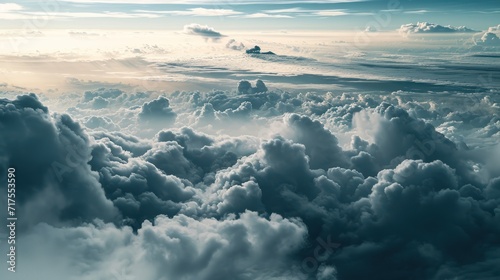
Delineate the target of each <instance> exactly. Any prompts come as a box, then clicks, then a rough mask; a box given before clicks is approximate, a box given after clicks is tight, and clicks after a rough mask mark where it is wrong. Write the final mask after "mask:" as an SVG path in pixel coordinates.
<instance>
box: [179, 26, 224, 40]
mask: <svg viewBox="0 0 500 280" xmlns="http://www.w3.org/2000/svg"><path fill="white" fill-rule="evenodd" d="M184 33H186V34H190V35H198V36H202V37H208V38H216V39H217V38H221V37H223V36H224V35H222V34H221V33H220V32H218V31H215V29H213V28H212V27H209V26H208V25H200V24H197V23H191V24H188V25H185V26H184Z"/></svg>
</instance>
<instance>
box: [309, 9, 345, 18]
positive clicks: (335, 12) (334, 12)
mask: <svg viewBox="0 0 500 280" xmlns="http://www.w3.org/2000/svg"><path fill="white" fill-rule="evenodd" d="M315 14H316V15H318V16H326V17H336V16H345V15H348V13H347V12H345V11H344V10H323V11H318V12H316V13H315Z"/></svg>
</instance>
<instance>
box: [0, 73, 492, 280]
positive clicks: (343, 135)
mask: <svg viewBox="0 0 500 280" xmlns="http://www.w3.org/2000/svg"><path fill="white" fill-rule="evenodd" d="M264 89H265V90H264ZM68 98H73V99H74V100H75V102H76V104H77V105H76V106H75V107H72V108H71V110H68V111H69V112H70V113H72V114H73V115H75V117H70V116H69V115H67V114H54V113H52V114H51V111H50V110H49V108H48V107H47V106H46V105H44V104H42V102H41V101H40V100H39V99H38V98H37V97H36V96H35V95H33V94H32V95H24V96H19V97H17V98H15V99H1V100H0V134H1V136H2V137H0V155H1V156H0V167H1V168H2V169H4V170H6V169H7V168H8V167H9V166H14V167H16V169H17V170H18V171H17V172H18V173H17V174H16V175H17V176H18V177H19V181H18V190H19V211H20V212H19V215H20V217H23V219H22V223H23V224H22V230H21V231H20V232H19V236H18V238H19V244H20V247H19V248H18V250H19V256H21V255H22V256H24V257H23V266H26V267H30V268H32V269H29V270H28V269H19V273H20V274H19V275H20V276H19V277H21V278H22V279H30V278H37V277H38V278H47V279H49V278H50V279H89V280H90V279H138V278H140V279H144V280H153V279H154V280H157V279H162V278H165V279H193V280H194V279H206V280H211V279H227V278H231V279H237V280H240V279H242V280H245V279H297V280H298V279H317V280H319V279H369V278H377V279H407V278H418V279H451V278H460V277H465V278H471V279H488V278H493V277H495V276H496V275H497V274H498V268H497V267H498V265H497V263H498V261H499V260H500V250H499V246H498V244H499V242H500V239H499V237H498V236H500V226H499V224H500V210H499V209H500V206H499V203H500V183H499V182H500V179H499V176H500V173H499V171H498V159H497V157H498V151H500V150H499V149H498V147H495V146H493V147H492V146H489V145H485V143H489V142H488V141H491V140H493V142H494V141H495V140H496V139H498V137H500V135H499V134H498V131H499V129H498V128H499V127H500V126H499V125H498V123H499V120H498V117H497V115H498V114H497V113H496V112H497V111H496V110H498V108H497V107H498V106H496V105H495V104H497V103H498V100H497V99H496V97H495V96H493V95H491V96H489V97H488V98H487V99H484V100H483V99H481V100H483V101H481V103H480V105H478V106H476V107H473V106H466V105H464V102H463V99H452V98H451V97H450V98H446V99H445V101H443V102H442V103H440V105H439V106H436V104H433V103H432V102H430V103H429V102H428V100H427V99H426V98H427V96H426V97H425V98H422V99H421V100H420V101H419V100H417V98H418V96H416V95H415V96H410V97H405V96H404V95H402V94H401V93H393V94H390V95H388V94H382V95H363V94H348V93H344V94H336V93H326V94H316V93H289V92H286V91H275V90H269V89H267V86H266V85H265V84H264V83H263V82H257V83H256V86H255V87H253V86H252V84H251V83H250V82H248V81H242V82H241V83H240V84H239V86H238V88H235V89H234V90H233V91H217V90H214V91H209V92H175V93H173V94H170V95H168V97H167V96H166V95H159V96H158V95H154V94H145V93H136V94H130V93H126V92H123V91H116V90H111V89H100V90H96V91H89V92H88V93H83V94H82V96H79V95H77V96H75V97H73V96H71V97H68ZM103 100H104V101H106V102H104V103H105V104H106V106H97V107H96V104H97V105H98V104H101V103H100V102H103ZM453 100H454V101H453ZM453 102H456V103H453ZM119 104H121V105H122V107H124V108H119V107H120V106H119ZM458 106H462V107H458ZM459 108H460V109H459ZM115 109H116V110H115ZM124 112H126V113H127V115H126V118H123V117H122V116H123V113H124ZM157 120H158V121H159V122H156V121H157ZM80 123H82V124H84V125H80ZM136 129H137V130H136ZM142 130H149V131H148V133H147V136H148V137H147V138H142V137H141V136H144V134H143V133H142V132H143V131H142ZM231 133H234V134H231ZM468 134H470V135H474V136H473V139H474V140H476V141H480V142H479V144H477V143H476V145H472V144H471V143H470V142H469V141H468V140H469V138H467V137H466V136H467V135H468ZM229 135H231V136H229ZM480 135H482V136H480ZM481 141H482V142H481ZM0 179H1V180H4V181H5V180H6V178H5V173H0ZM2 196H3V197H2ZM0 198H1V199H5V192H2V194H0ZM47 201H51V203H50V204H48V203H47ZM89 201H91V203H89ZM28 213H29V214H28ZM3 215H5V214H3ZM4 218H5V217H4ZM20 221H21V219H20ZM68 244H70V245H68ZM46 252H53V254H54V259H50V261H57V263H58V269H57V270H53V269H43V267H44V266H46V265H48V260H47V259H48V258H47V256H46ZM186 267H188V268H189V269H186ZM360 267H362V268H363V269H360ZM5 273H6V272H5V271H3V270H2V271H0V275H2V276H3V274H5ZM35 273H36V275H35Z"/></svg>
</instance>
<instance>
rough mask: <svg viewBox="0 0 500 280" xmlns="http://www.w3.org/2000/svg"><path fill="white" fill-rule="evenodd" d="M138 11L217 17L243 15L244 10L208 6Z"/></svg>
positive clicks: (141, 11) (143, 11) (142, 11)
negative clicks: (177, 9)
mask: <svg viewBox="0 0 500 280" xmlns="http://www.w3.org/2000/svg"><path fill="white" fill-rule="evenodd" d="M136 12H138V13H147V14H149V13H156V14H169V15H177V16H205V17H217V16H234V15H241V14H243V13H242V12H238V11H235V10H232V9H206V8H193V9H188V10H185V11H152V10H136Z"/></svg>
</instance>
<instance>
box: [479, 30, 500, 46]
mask: <svg viewBox="0 0 500 280" xmlns="http://www.w3.org/2000/svg"><path fill="white" fill-rule="evenodd" d="M474 43H475V44H476V45H478V46H485V47H496V46H500V38H498V36H497V35H496V34H495V33H492V32H486V33H484V34H483V36H481V38H480V39H478V40H476V41H475V42H474Z"/></svg>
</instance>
